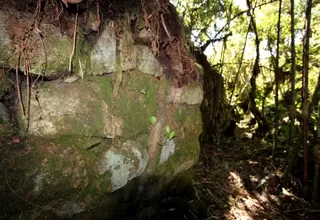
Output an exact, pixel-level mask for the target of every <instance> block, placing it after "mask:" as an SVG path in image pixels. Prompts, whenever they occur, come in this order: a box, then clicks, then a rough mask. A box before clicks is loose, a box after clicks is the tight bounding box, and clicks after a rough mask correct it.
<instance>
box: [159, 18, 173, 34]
mask: <svg viewBox="0 0 320 220" xmlns="http://www.w3.org/2000/svg"><path fill="white" fill-rule="evenodd" d="M161 22H162V26H163V28H164V30H165V32H166V34H167V35H168V38H169V39H170V38H171V35H170V33H169V31H168V28H167V26H166V23H165V21H164V18H163V14H161Z"/></svg>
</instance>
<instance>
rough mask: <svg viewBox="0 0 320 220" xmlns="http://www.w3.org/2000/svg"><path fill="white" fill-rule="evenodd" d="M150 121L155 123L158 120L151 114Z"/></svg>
mask: <svg viewBox="0 0 320 220" xmlns="http://www.w3.org/2000/svg"><path fill="white" fill-rule="evenodd" d="M149 121H150V123H151V124H152V125H154V124H155V123H156V122H157V118H156V117H154V116H151V117H150V118H149Z"/></svg>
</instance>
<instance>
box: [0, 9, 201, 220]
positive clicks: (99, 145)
mask: <svg viewBox="0 0 320 220" xmlns="http://www.w3.org/2000/svg"><path fill="white" fill-rule="evenodd" d="M0 12H1V10H0ZM29 16H30V15H29ZM25 17H26V18H28V16H25ZM7 18H8V16H7V15H3V14H1V13H0V20H1V21H3V22H6V19H7ZM29 18H30V17H29ZM91 20H92V21H90V25H91V22H93V21H94V19H93V18H91ZM141 20H142V21H144V20H143V18H142V19H141ZM121 22H122V23H121ZM126 22H127V21H120V22H118V23H117V24H120V25H123V27H122V28H119V26H118V27H117V28H119V30H121V31H119V30H116V29H115V28H116V27H115V26H113V25H112V24H113V21H112V22H111V21H108V22H102V25H105V26H104V27H103V28H101V30H103V32H102V33H99V34H97V35H95V36H96V37H97V38H96V39H95V41H92V42H86V41H85V40H84V39H83V36H82V34H83V33H82V32H81V29H79V32H78V34H77V43H79V44H77V48H76V51H75V55H74V59H73V67H74V69H73V70H74V73H75V75H78V73H81V72H82V74H80V75H81V77H79V76H75V77H73V76H72V77H68V78H66V77H64V78H61V77H60V76H61V72H64V71H67V72H68V67H69V61H70V55H71V52H72V46H73V42H72V37H70V35H69V36H68V35H63V34H62V35H60V32H59V30H58V28H57V27H55V26H53V25H51V24H49V23H45V22H44V23H41V25H40V27H39V29H40V31H41V34H42V35H43V38H42V39H40V38H39V35H38V34H37V33H36V32H33V34H32V39H33V40H37V41H35V44H34V48H33V52H32V54H30V57H29V59H30V60H29V61H30V67H31V69H30V72H32V73H34V74H42V75H43V74H45V75H46V76H59V79H58V80H52V78H50V77H49V78H47V80H51V81H43V82H40V81H41V80H39V81H38V82H39V83H38V82H37V83H35V87H32V88H31V92H30V96H29V94H27V89H26V86H25V83H23V85H22V86H21V89H22V98H23V106H24V107H25V109H26V116H22V115H20V114H21V113H20V110H19V108H17V107H16V106H12V107H14V109H16V112H15V114H16V116H17V117H16V118H18V121H17V122H16V121H11V120H12V119H11V117H8V114H7V111H6V110H5V109H4V110H3V108H2V107H3V106H1V103H0V134H2V130H1V129H4V128H5V127H1V121H2V122H4V123H5V124H10V125H12V124H19V127H18V126H17V127H15V128H14V129H15V131H17V132H19V133H20V134H21V135H22V136H23V137H21V138H20V139H17V140H18V141H12V140H13V139H12V137H11V136H10V137H9V138H7V139H5V140H2V139H0V142H1V144H0V145H1V146H4V147H2V148H0V151H1V154H0V156H1V159H2V161H4V159H5V161H10V163H7V162H6V163H5V164H4V165H5V166H0V172H1V173H7V176H6V177H5V178H6V179H4V177H3V176H0V190H2V189H7V187H6V186H5V185H3V184H5V183H6V182H9V183H10V186H11V187H12V188H13V189H17V192H18V193H19V194H21V196H22V197H25V198H28V200H30V201H31V202H32V203H35V204H41V208H42V209H45V210H51V211H53V212H54V213H55V214H56V215H57V216H59V217H61V218H69V217H71V216H72V215H73V214H76V213H79V212H83V211H88V210H91V209H94V208H96V207H97V205H98V204H100V203H101V202H102V201H104V200H105V196H107V197H108V199H109V196H110V195H111V192H112V195H114V194H116V193H117V192H119V191H121V190H122V189H121V188H125V186H128V185H130V184H128V183H129V182H130V183H132V182H134V181H135V180H134V179H136V180H137V181H138V182H139V181H141V183H143V182H144V181H145V179H147V178H149V177H153V176H156V177H160V178H161V180H162V179H163V178H165V181H164V182H160V184H158V185H159V188H161V187H162V186H163V185H161V184H166V183H169V181H170V180H172V179H173V178H174V177H175V175H177V174H179V173H181V172H183V171H185V170H187V169H189V168H190V167H191V166H193V165H194V164H195V163H196V162H197V159H198V154H199V143H198V136H199V134H200V132H201V128H202V125H201V115H200V109H199V104H200V103H201V101H202V95H203V94H202V88H201V85H200V83H199V82H195V83H194V85H188V86H185V87H182V88H179V89H177V88H173V87H172V85H171V84H172V82H170V81H169V80H168V79H166V78H165V77H161V78H160V79H158V76H162V75H163V67H162V66H161V64H160V62H159V61H158V60H157V58H156V57H155V55H154V54H153V53H152V50H151V49H150V48H149V47H148V46H143V45H135V41H134V40H133V37H132V33H131V30H130V28H129V24H128V23H126ZM142 23H143V25H144V22H142ZM89 28H91V29H92V28H93V29H92V30H94V31H97V30H98V29H97V27H91V26H90V27H89ZM71 29H72V28H71ZM6 31H7V30H6V29H5V28H2V27H1V26H0V37H1V36H3V38H1V39H0V49H3V48H6V47H8V46H10V39H9V38H8V33H7V32H6ZM143 31H144V32H143ZM143 31H142V32H141V33H138V36H139V37H140V38H144V39H145V40H146V41H148V38H150V33H149V32H148V31H147V30H146V29H143ZM116 33H117V34H116ZM135 34H136V33H135ZM118 35H119V36H118ZM86 40H87V39H86ZM149 40H150V39H149ZM88 41H89V40H88ZM43 45H44V46H43ZM117 46H118V48H117ZM48 48H50V50H49V49H48ZM5 51H6V53H7V52H8V51H9V52H11V51H10V50H7V49H5ZM117 55H118V57H117ZM4 57H5V56H2V50H0V65H1V64H6V65H8V66H9V67H12V68H14V67H15V65H16V60H15V59H11V60H9V61H7V60H5V58H4ZM181 67H182V65H181V64H180V63H176V66H175V67H174V68H177V69H179V68H181ZM23 68H24V67H23V65H20V69H21V70H23ZM166 68H173V67H172V66H168V67H166ZM106 73H110V74H106ZM119 73H120V74H119ZM115 74H118V75H116V76H120V77H115ZM82 76H83V77H82ZM22 78H23V77H22ZM53 78H54V77H53ZM54 79H55V78H54ZM116 80H118V81H116ZM115 90H116V91H117V95H116V96H114V91H115ZM0 94H1V91H0ZM28 99H29V100H30V103H29V102H28ZM14 101H15V103H18V101H17V100H14ZM29 104H30V106H29ZM150 117H156V118H157V120H158V121H157V122H156V123H155V124H152V123H150V121H149V118H150ZM8 120H9V122H10V123H7V122H8ZM13 122H15V123H13ZM167 126H169V127H170V129H171V130H172V131H174V132H175V137H172V139H171V140H169V139H168V135H167V134H166V130H165V129H166V127H167ZM11 131H12V130H11ZM151 145H152V146H153V147H154V149H152V150H150V149H151V147H150V146H151ZM2 165H3V164H2ZM1 184H2V185H1ZM139 184H140V182H139ZM139 188H140V186H139ZM115 191H117V192H115ZM149 191H150V192H153V191H154V190H149ZM156 192H159V191H156ZM108 193H109V194H108ZM11 194H12V192H11ZM13 197H14V195H13ZM15 199H17V198H15ZM108 199H107V200H108ZM20 202H21V201H20ZM1 205H3V204H2V203H0V206H1ZM36 207H37V206H36ZM25 213H26V212H25ZM28 214H30V213H26V214H25V216H26V217H25V219H30V218H28V217H30V216H31V214H30V215H29V216H28Z"/></svg>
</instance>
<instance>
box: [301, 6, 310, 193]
mask: <svg viewBox="0 0 320 220" xmlns="http://www.w3.org/2000/svg"><path fill="white" fill-rule="evenodd" d="M306 4H307V5H306V6H307V7H306V24H305V35H304V39H303V72H302V74H303V76H302V118H303V119H302V143H303V149H304V194H305V196H306V195H307V192H308V143H307V141H308V121H309V120H308V119H309V114H308V73H309V67H308V64H309V38H310V21H311V7H312V0H307V3H306Z"/></svg>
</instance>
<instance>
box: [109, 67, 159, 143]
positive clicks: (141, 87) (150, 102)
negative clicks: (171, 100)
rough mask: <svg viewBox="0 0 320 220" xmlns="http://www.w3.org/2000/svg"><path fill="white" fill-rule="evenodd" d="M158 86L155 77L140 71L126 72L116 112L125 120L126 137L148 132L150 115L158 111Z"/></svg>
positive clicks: (124, 130)
mask: <svg viewBox="0 0 320 220" xmlns="http://www.w3.org/2000/svg"><path fill="white" fill-rule="evenodd" d="M157 88H158V83H157V81H156V80H155V79H154V77H151V76H146V75H143V74H139V73H132V74H130V75H126V74H124V78H123V81H122V85H121V87H120V90H119V96H118V98H117V99H116V104H115V114H116V116H117V117H119V118H122V119H123V121H124V122H125V123H124V124H123V135H124V136H126V138H129V137H133V136H136V135H139V134H145V133H148V131H149V126H150V122H149V117H150V116H154V115H156V112H157V98H156V93H157Z"/></svg>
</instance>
